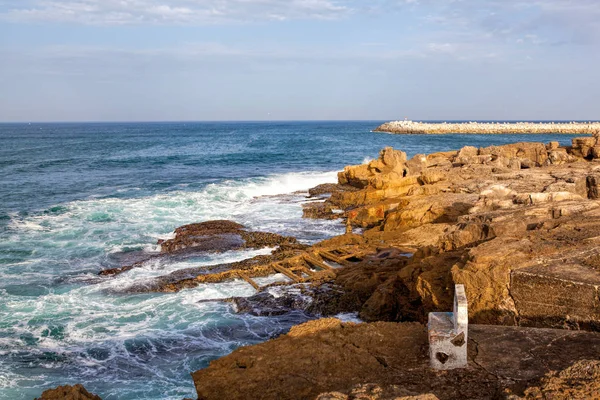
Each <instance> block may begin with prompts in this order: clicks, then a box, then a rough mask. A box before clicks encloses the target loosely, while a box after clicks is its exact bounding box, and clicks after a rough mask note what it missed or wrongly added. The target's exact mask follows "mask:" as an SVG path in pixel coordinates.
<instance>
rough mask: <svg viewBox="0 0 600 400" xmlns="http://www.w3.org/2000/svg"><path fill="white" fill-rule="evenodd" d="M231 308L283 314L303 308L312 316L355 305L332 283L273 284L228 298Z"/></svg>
mask: <svg viewBox="0 0 600 400" xmlns="http://www.w3.org/2000/svg"><path fill="white" fill-rule="evenodd" d="M230 301H231V302H232V304H233V305H234V310H235V311H236V312H238V313H247V314H251V315H256V316H273V315H282V314H286V313H288V312H290V311H303V312H305V313H307V314H309V315H312V316H320V317H327V316H332V315H336V314H339V313H343V312H350V311H353V310H354V309H355V307H356V305H355V304H354V303H353V302H347V301H346V298H345V295H344V291H343V290H342V289H341V287H338V286H336V285H334V284H332V283H329V282H328V283H323V284H318V285H317V284H296V285H289V286H274V287H271V288H269V289H267V290H264V291H261V292H259V293H257V294H255V295H254V296H251V297H235V298H233V299H231V300H230Z"/></svg>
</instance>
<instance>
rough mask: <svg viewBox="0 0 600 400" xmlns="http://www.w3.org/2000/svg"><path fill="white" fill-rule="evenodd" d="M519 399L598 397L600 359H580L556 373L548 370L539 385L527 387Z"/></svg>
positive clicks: (555, 399)
mask: <svg viewBox="0 0 600 400" xmlns="http://www.w3.org/2000/svg"><path fill="white" fill-rule="evenodd" d="M520 399H524V400H537V399H539V400H543V399H553V400H586V399H600V361H598V360H581V361H577V362H576V363H575V364H573V365H572V366H570V367H569V368H566V369H564V370H562V371H560V372H558V373H557V372H554V371H553V372H550V373H548V374H547V375H546V377H544V378H543V379H542V383H541V385H540V386H534V387H531V388H528V389H527V390H526V391H525V396H524V397H522V398H520Z"/></svg>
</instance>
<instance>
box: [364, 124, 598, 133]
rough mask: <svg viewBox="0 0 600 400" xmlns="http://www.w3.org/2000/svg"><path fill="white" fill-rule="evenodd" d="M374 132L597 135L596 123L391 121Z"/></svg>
mask: <svg viewBox="0 0 600 400" xmlns="http://www.w3.org/2000/svg"><path fill="white" fill-rule="evenodd" d="M374 132H386V133H396V134H430V135H441V134H453V133H454V134H479V135H481V134H497V135H501V134H511V133H512V134H565V135H581V134H595V133H597V132H600V122H537V123H536V122H502V123H500V122H454V123H453V122H440V123H425V122H414V121H391V122H386V123H385V124H383V125H380V126H379V127H377V128H375V130H374Z"/></svg>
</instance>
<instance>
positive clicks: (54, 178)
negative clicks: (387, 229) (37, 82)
mask: <svg viewBox="0 0 600 400" xmlns="http://www.w3.org/2000/svg"><path fill="white" fill-rule="evenodd" d="M381 122H383V121H364V122H362V121H361V122H235V123H226V122H220V123H126V124H121V123H110V124H109V123H89V124H0V144H1V146H0V399H11V400H12V399H32V398H33V397H35V396H38V395H39V394H41V392H42V391H43V390H44V389H47V388H51V387H55V386H57V385H60V384H74V383H83V384H84V385H85V386H86V387H87V388H88V389H89V390H90V391H92V392H95V393H97V394H99V395H100V396H101V397H102V398H103V399H107V400H111V399H124V400H127V399H161V400H162V399H181V398H183V397H194V393H195V391H194V388H193V384H192V380H191V378H190V375H189V374H190V372H192V371H195V370H197V369H200V368H203V367H206V366H207V365H208V363H209V362H210V361H211V360H213V359H215V358H217V357H219V356H222V355H225V354H227V353H229V352H231V351H233V350H234V349H235V348H237V347H239V346H242V345H247V344H252V343H258V342H261V341H264V340H267V339H269V338H271V337H273V336H276V335H279V334H281V333H284V332H286V331H287V330H288V329H289V327H290V326H291V325H293V324H296V323H299V322H302V321H305V320H307V319H308V317H307V316H305V315H303V314H301V313H292V314H289V315H284V316H279V317H270V318H266V317H252V316H248V315H237V314H235V313H233V311H232V310H231V309H230V307H229V306H228V305H227V304H224V303H219V302H200V301H201V300H207V299H220V298H227V297H230V296H249V295H252V293H253V290H252V288H251V287H249V286H248V285H247V284H245V283H243V282H228V283H222V284H215V285H206V286H203V287H199V288H195V289H189V290H184V291H182V292H180V293H174V294H128V293H127V292H126V288H127V287H129V286H131V285H133V284H134V283H140V282H144V281H145V280H149V279H152V278H153V277H156V276H160V275H164V274H167V273H169V272H172V271H175V270H178V269H181V268H187V267H190V266H201V265H208V264H212V263H217V262H230V261H235V260H241V259H244V258H247V257H250V256H253V255H256V254H264V253H265V252H268V250H263V251H232V252H228V253H225V254H217V255H207V256H205V257H199V258H195V259H192V260H186V261H185V262H183V261H180V262H172V263H165V262H149V263H146V264H144V266H143V267H142V268H139V269H135V270H132V271H129V272H128V273H125V274H123V275H121V276H118V277H116V278H102V279H100V278H98V277H97V273H98V272H99V271H100V270H102V269H105V268H109V267H115V266H120V265H122V264H123V263H124V262H125V260H127V255H128V254H131V253H132V252H136V251H145V252H148V253H153V252H157V251H158V250H159V249H158V247H157V246H156V241H157V239H161V238H166V237H168V236H169V235H170V233H171V232H172V231H173V230H174V229H175V228H176V227H177V226H180V225H184V224H187V223H191V222H200V221H205V220H211V219H231V220H235V221H237V222H240V223H242V224H244V225H246V226H247V227H249V228H252V229H259V230H265V231H271V232H277V233H281V234H285V235H293V236H296V237H298V238H299V239H300V240H301V241H303V242H305V243H312V242H315V241H318V240H321V239H324V238H327V237H330V236H332V235H335V234H339V233H342V232H343V230H344V229H343V226H341V225H340V224H339V223H337V222H332V221H314V220H303V219H302V218H301V216H302V209H301V204H302V202H303V201H305V193H304V192H305V191H306V190H307V189H308V188H310V187H312V186H315V185H317V184H320V183H326V182H334V181H335V179H336V171H339V170H341V169H342V168H343V167H344V166H345V165H349V164H360V163H362V162H364V161H365V160H368V159H371V158H376V157H377V154H378V152H379V150H380V149H381V148H383V147H385V146H393V147H395V148H398V149H401V150H404V151H406V152H407V153H408V154H409V156H411V155H414V154H417V153H430V152H433V151H444V150H451V149H456V148H459V147H462V146H465V145H473V146H479V147H483V146H488V145H492V144H504V143H511V142H517V141H544V142H548V141H550V140H557V141H560V142H562V143H564V144H568V143H569V142H570V140H571V137H570V136H564V135H539V136H530V135H505V136H498V135H491V136H485V135H443V136H434V135H431V136H430V135H427V136H421V135H389V134H385V133H373V132H371V130H372V129H374V128H375V127H376V126H378V125H379V124H380V123H381ZM276 278H277V277H273V278H267V279H276Z"/></svg>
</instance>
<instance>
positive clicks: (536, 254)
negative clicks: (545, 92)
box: [40, 131, 600, 400]
mask: <svg viewBox="0 0 600 400" xmlns="http://www.w3.org/2000/svg"><path fill="white" fill-rule="evenodd" d="M589 133H592V132H591V131H590V132H589ZM310 194H311V195H312V196H314V198H313V199H311V200H312V201H308V202H307V203H306V204H305V205H304V215H305V217H306V218H327V219H340V222H342V223H345V224H346V226H347V232H346V234H344V235H340V236H337V237H334V238H332V239H329V240H325V241H322V242H319V243H317V244H315V245H312V246H305V245H301V244H299V243H297V242H296V241H295V240H294V239H293V238H287V237H282V236H279V235H273V234H269V233H264V232H256V233H253V232H248V231H247V230H246V229H244V227H242V226H241V225H237V224H235V223H232V222H229V221H214V222H205V223H201V224H192V225H188V226H185V227H182V228H179V229H178V230H177V231H176V232H175V237H174V238H173V239H170V241H168V242H165V243H163V254H161V255H160V257H185V256H186V255H187V254H195V253H197V252H205V251H218V249H219V248H225V249H230V248H246V247H248V248H261V247H273V248H274V250H273V251H272V252H271V254H268V255H264V256H257V257H254V258H252V259H248V260H244V261H242V262H238V263H232V264H223V265H215V266H211V267H209V268H203V269H190V270H186V271H178V272H177V273H174V274H171V275H169V276H165V277H160V278H158V279H157V280H156V281H155V282H152V283H151V284H145V285H141V286H137V287H134V288H131V290H132V291H134V292H172V291H178V290H182V289H185V288H189V287H194V286H197V285H201V284H204V283H211V282H221V281H225V280H234V279H235V280H244V281H246V282H247V283H248V284H249V285H252V286H253V287H254V288H255V289H256V294H255V295H254V296H252V297H249V298H232V299H228V300H227V301H228V302H230V303H231V306H232V307H233V309H234V310H236V312H240V313H242V312H243V313H250V314H253V315H262V316H269V315H280V314H282V313H287V312H304V313H306V314H307V315H309V316H310V317H311V318H312V319H313V320H312V321H310V322H308V323H305V324H302V325H298V326H295V327H293V328H292V329H291V331H290V332H289V333H288V334H286V335H282V336H280V337H278V338H274V339H272V340H270V341H268V342H265V343H262V344H259V345H255V346H248V347H243V348H239V349H238V350H236V351H234V352H233V353H231V354H230V355H228V356H225V357H222V358H220V359H218V360H215V361H213V362H212V363H211V364H210V366H209V367H208V368H206V369H202V370H199V371H196V372H194V373H193V374H192V378H193V381H194V385H195V387H196V391H197V394H198V399H203V400H209V399H223V398H227V399H252V398H261V399H320V400H328V399H427V400H433V399H459V398H460V399H511V400H516V399H545V398H553V399H571V398H600V385H599V384H598V382H600V364H599V363H598V360H599V359H600V246H599V245H598V244H599V243H600V142H599V138H598V135H594V136H591V137H584V138H577V139H573V141H572V145H571V146H566V147H564V146H560V145H559V144H558V143H557V142H550V143H547V144H543V143H515V144H509V145H503V146H490V147H486V148H475V147H469V146H467V147H464V148H462V149H459V150H456V151H449V152H443V153H433V154H429V155H424V154H418V155H416V156H414V157H412V158H411V159H408V158H407V156H406V154H405V153H404V152H402V151H400V150H396V149H393V148H385V149H383V150H382V151H381V153H380V156H379V158H378V159H376V160H373V161H371V162H369V163H368V164H363V165H357V166H348V167H346V168H345V169H344V170H343V171H342V172H340V173H339V176H338V183H337V184H330V185H322V186H320V187H317V188H314V189H312V190H311V192H310ZM323 196H325V197H323ZM135 266H136V265H130V266H125V267H123V268H120V269H113V270H109V271H106V272H104V273H101V275H102V276H103V278H102V279H112V276H114V275H115V274H119V273H123V272H126V271H127V270H129V269H131V268H135ZM274 273H279V274H283V275H284V276H285V277H286V280H285V281H281V282H277V283H274V284H268V285H262V286H261V285H260V284H258V283H257V282H256V279H257V278H259V277H264V276H268V275H272V274H274ZM454 284H464V285H465V288H466V293H467V298H468V302H469V319H470V323H471V324H473V325H471V326H470V331H469V367H468V368H467V369H462V370H454V371H445V372H439V371H433V370H431V369H430V368H429V366H428V358H427V336H426V328H425V325H424V324H425V323H426V320H427V314H428V313H429V312H433V311H447V310H450V309H451V308H452V295H453V293H452V287H453V285H454ZM340 313H355V314H356V315H358V317H359V318H360V319H361V320H362V321H364V322H363V323H353V322H342V321H341V320H340V319H337V318H331V317H334V316H337V315H339V314H340ZM56 390H61V391H62V392H60V393H63V392H64V393H67V391H73V393H74V394H70V395H71V396H72V398H97V397H95V395H93V394H89V393H87V392H85V396H87V397H85V396H82V397H74V396H79V394H78V393H80V392H81V393H83V392H84V391H85V389H83V388H81V387H73V388H71V387H61V388H58V389H56ZM75 392H77V393H75ZM55 393H57V392H53V391H47V392H45V393H44V395H42V397H41V398H40V399H54V398H60V397H52V396H55ZM69 398H71V397H69Z"/></svg>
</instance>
